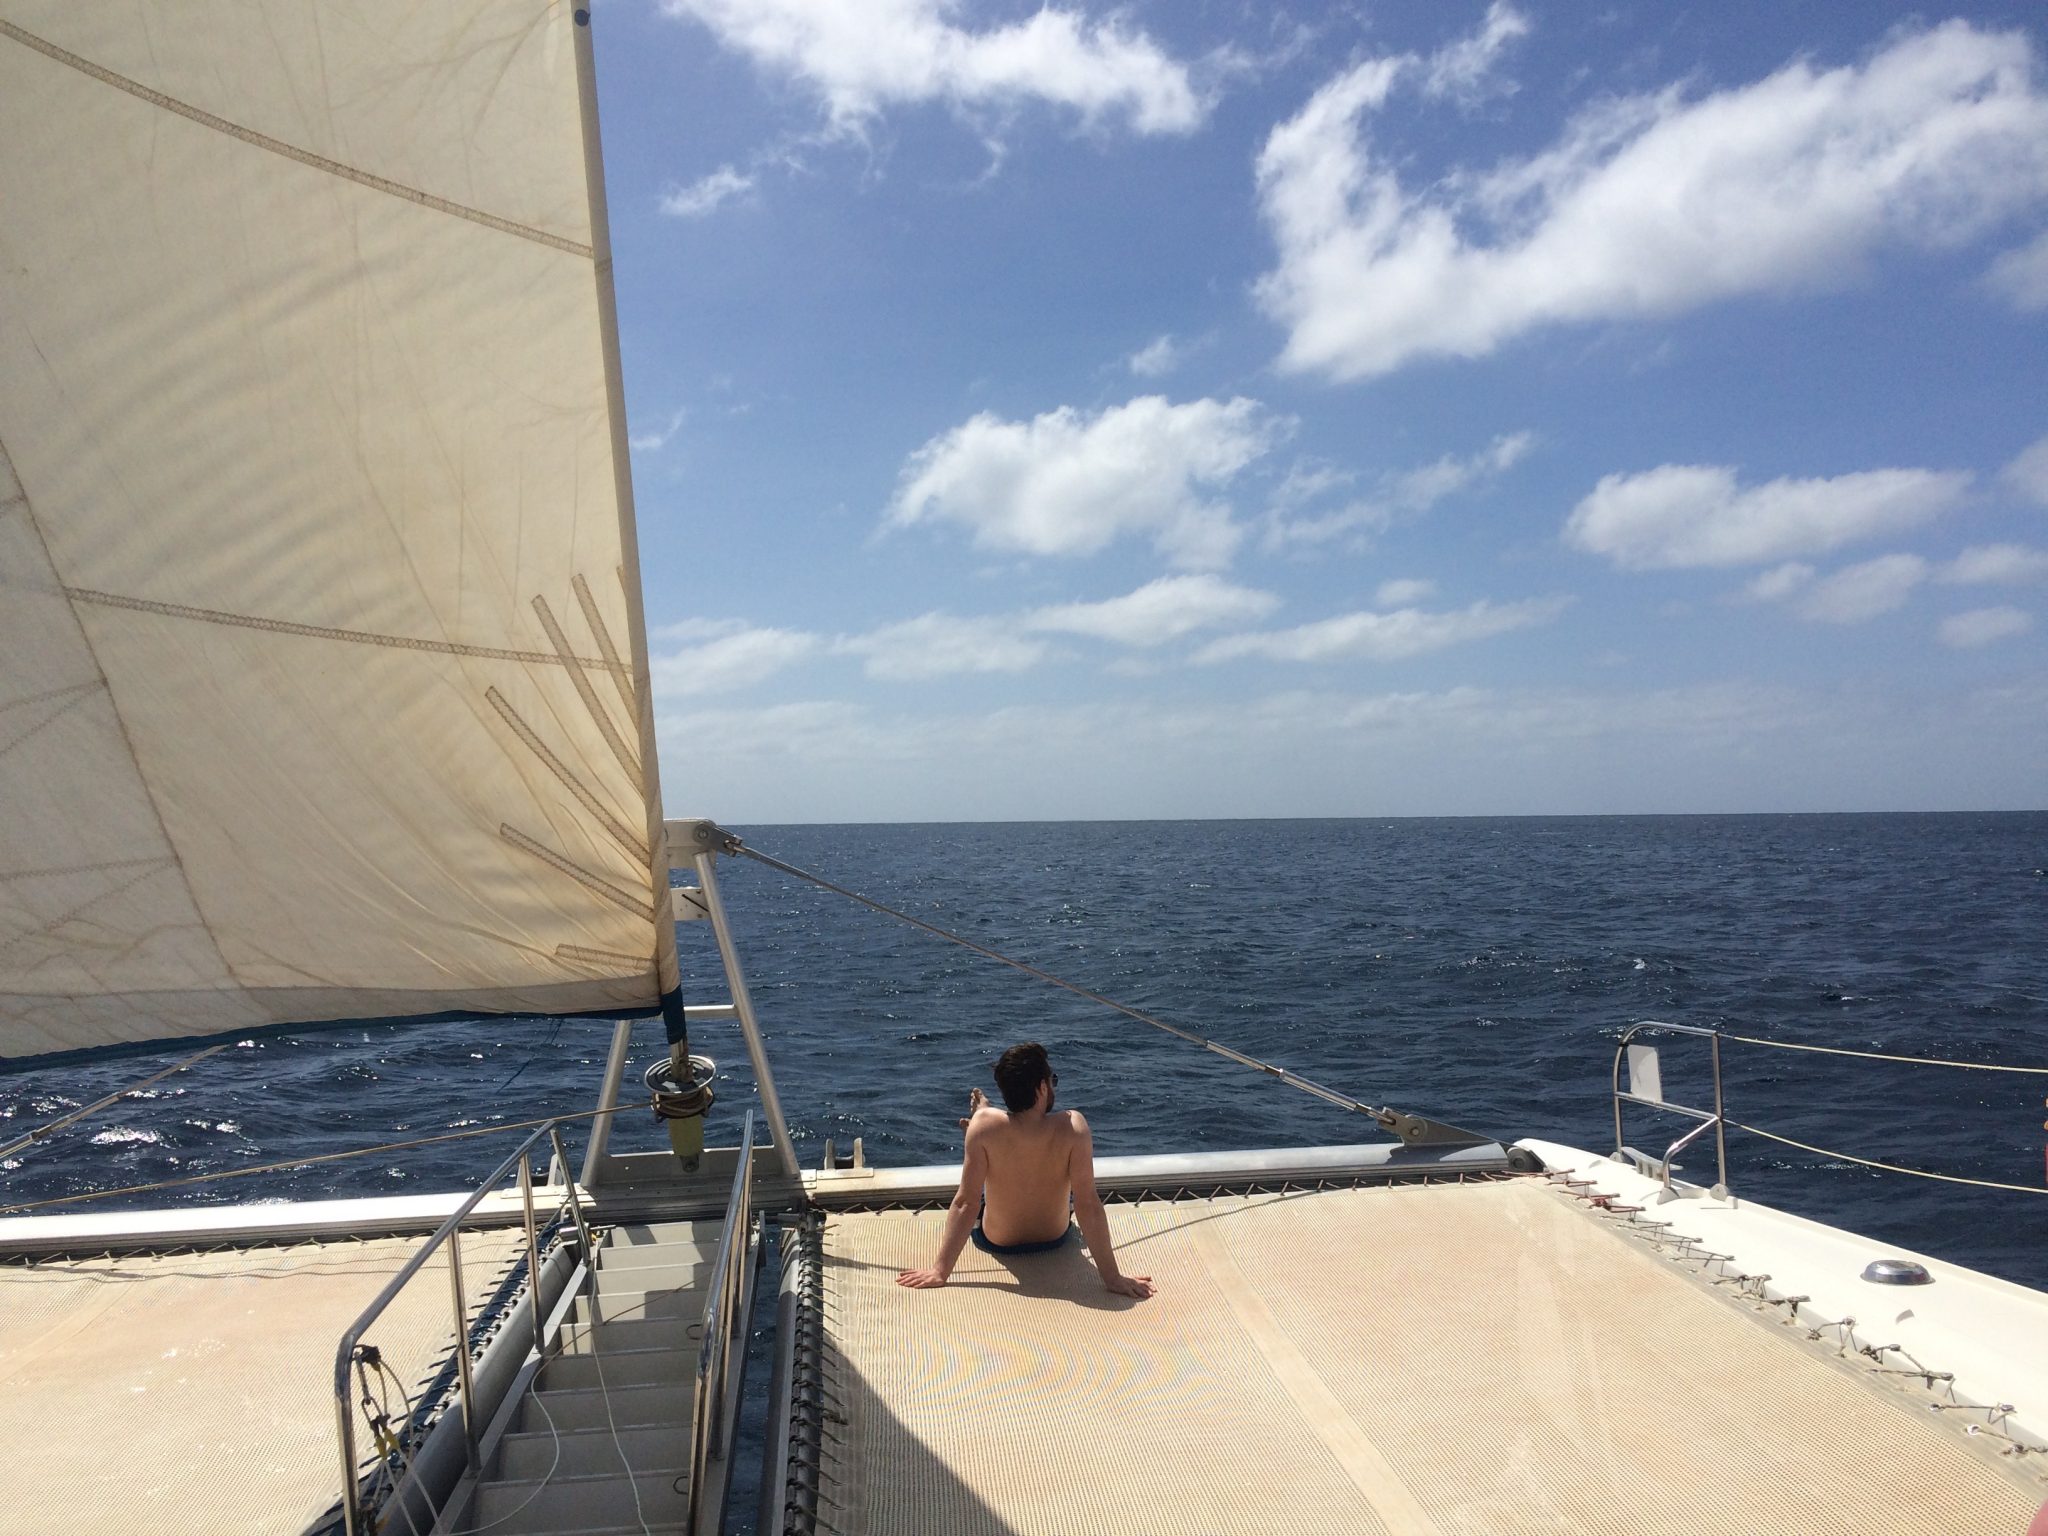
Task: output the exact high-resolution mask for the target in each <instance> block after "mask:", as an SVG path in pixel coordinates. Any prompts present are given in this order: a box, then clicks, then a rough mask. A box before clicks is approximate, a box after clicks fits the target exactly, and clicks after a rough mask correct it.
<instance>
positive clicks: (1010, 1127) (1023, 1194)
mask: <svg viewBox="0 0 2048 1536" xmlns="http://www.w3.org/2000/svg"><path fill="white" fill-rule="evenodd" d="M980 1092H981V1090H980V1089H978V1088H977V1089H976V1090H975V1093H976V1094H977V1095H979V1094H980ZM1087 1130H1088V1122H1087V1121H1085V1120H1083V1119H1082V1118H1081V1117H1080V1115H1078V1114H1077V1113H1075V1112H1074V1111H1073V1110H1071V1109H1056V1110H1054V1111H1052V1112H1051V1113H1050V1114H1045V1115H1031V1116H1025V1115H1013V1114H1011V1113H1010V1112H1009V1111H1008V1110H1003V1109H996V1108H994V1107H993V1106H991V1105H990V1104H989V1103H988V1101H987V1100H986V1099H983V1100H982V1101H981V1103H980V1104H979V1105H977V1106H975V1109H974V1113H973V1115H972V1116H971V1117H970V1118H969V1120H968V1122H967V1139H968V1142H969V1148H968V1155H969V1156H970V1157H972V1156H973V1155H974V1146H973V1143H975V1142H977V1141H978V1142H979V1143H980V1144H981V1146H980V1150H981V1154H982V1156H983V1158H985V1159H986V1161H987V1165H988V1170H987V1172H986V1173H985V1174H984V1175H983V1179H982V1198H983V1202H984V1203H983V1205H982V1208H981V1233H982V1236H984V1237H986V1238H987V1239H988V1240H989V1241H990V1242H992V1243H995V1244H997V1245H998V1246H1001V1247H1005V1248H1007V1247H1011V1246H1013V1245H1014V1244H1017V1243H1049V1242H1051V1241H1052V1240H1053V1239H1054V1238H1056V1237H1058V1236H1060V1235H1061V1234H1062V1233H1064V1232H1065V1231H1066V1230H1067V1227H1068V1224H1069V1223H1070V1221H1071V1220H1072V1218H1071V1217H1070V1216H1069V1215H1068V1210H1069V1208H1070V1207H1071V1205H1072V1203H1073V1196H1074V1183H1073V1163H1074V1148H1075V1146H1076V1145H1077V1144H1078V1143H1079V1142H1080V1140H1081V1138H1082V1137H1083V1136H1084V1135H1086V1134H1087Z"/></svg>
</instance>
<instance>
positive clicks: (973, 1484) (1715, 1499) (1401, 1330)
mask: <svg viewBox="0 0 2048 1536" xmlns="http://www.w3.org/2000/svg"><path fill="white" fill-rule="evenodd" d="M943 1220H944V1213H943V1211H940V1210H931V1209H926V1210H898V1211H881V1212H874V1213H858V1214H856V1213H835V1214H832V1215H830V1216H828V1217H826V1218H825V1219H824V1221H823V1225H822V1229H821V1230H820V1231H819V1232H818V1233H817V1234H816V1235H815V1236H814V1238H813V1239H812V1243H813V1248H814V1253H815V1257H814V1262H815V1264H816V1265H817V1269H818V1273H817V1276H816V1278H815V1280H814V1282H813V1290H814V1294H815V1296H816V1300H817V1302H818V1303H819V1305H818V1306H816V1307H815V1308H814V1311H815V1313H816V1321H817V1323H818V1324H819V1325H820V1326H821V1328H822V1334H823V1350H822V1360H823V1366H822V1371H821V1375H820V1379H819V1380H818V1382H817V1383H816V1387H817V1397H816V1401H817V1402H818V1404H820V1405H821V1406H822V1408H823V1414H822V1429H821V1435H822V1439H821V1442H820V1443H818V1444H816V1445H814V1446H811V1447H809V1448H807V1449H804V1448H800V1449H799V1450H798V1452H797V1453H796V1459H797V1460H798V1461H799V1462H802V1461H804V1460H806V1459H809V1460H811V1461H813V1462H814V1463H815V1476H816V1478H817V1492H818V1501H817V1512H818V1529H820V1530H822V1531H827V1532H832V1533H837V1536H860V1533H873V1536H885V1533H886V1536H897V1533H900V1536H918V1533H926V1532H933V1531H945V1532H948V1533H952V1536H969V1533H985V1536H1010V1533H1015V1536H1028V1533H1040V1532H1058V1533H1062V1536H1087V1533H1092V1532H1104V1533H1109V1532H1115V1533H1119V1536H1121V1533H1127V1532H1131V1531H1145V1532H1202V1533H1225V1532H1245V1533H1255V1532H1270V1531H1275V1530H1286V1531H1290V1532H1301V1533H1314V1532H1329V1533H1344V1536H1352V1533H1361V1532H1389V1533H1441V1536H1453V1533H1458V1536H1464V1533H1472V1536H1479V1533H1485V1536H1497V1533H1502V1532H1546V1533H1548V1532H1556V1533H1565V1532H1600V1533H1614V1536H1641V1533H1656V1532H1684V1533H1686V1536H1699V1533H1716V1532H1721V1533H1729V1536H1750V1533H1754V1532H1757V1531H1792V1530H1796V1531H1800V1532H1802V1533H1831V1532H1840V1533H1843V1536H1848V1533H1856V1536H1870V1533H1883V1532H1899V1533H1903V1532H1914V1533H1932V1532H1951V1531H1985V1532H2013V1533H2018V1532H2020V1531H2023V1530H2025V1529H2026V1528H2027V1524H2028V1521H2029V1519H2030V1517H2031V1516H2033V1514H2034V1513H2035V1511H2036V1510H2037V1509H2038V1508H2039V1507H2040V1506H2041V1503H2042V1499H2043V1495H2044V1492H2048V1490H2044V1488H2043V1486H2042V1485H2041V1484H2040V1482H2038V1481H2037V1480H2035V1478H2034V1477H2033V1476H2032V1475H2031V1474H2030V1472H2029V1471H2028V1470H2027V1468H2026V1466H2025V1465H2024V1464H2023V1463H2024V1462H2038V1461H2040V1460H2042V1459H2043V1458H2041V1457H2039V1456H2035V1457H2031V1458H2024V1459H2023V1458H2020V1457H2018V1456H2015V1455H2013V1454H2011V1453H2008V1455H2007V1456H2006V1457H2004V1458H2001V1457H2000V1456H1998V1455H1997V1454H1995V1453H1993V1450H1992V1447H1993V1446H1994V1445H1995V1444H1997V1443H1998V1442H1997V1440H1996V1438H1995V1437H1992V1436H1981V1437H1978V1438H1975V1439H1973V1438H1971V1437H1969V1436H1967V1435H1966V1434H1965V1433H1964V1426H1963V1425H1962V1424H1961V1423H1958V1422H1951V1418H1952V1416H1951V1415H1949V1414H1945V1413H1942V1412H1938V1411H1934V1410H1933V1409H1932V1408H1931V1406H1930V1404H1931V1402H1932V1401H1934V1400H1935V1399H1934V1396H1933V1394H1931V1393H1930V1392H1928V1391H1925V1390H1921V1389H1922V1387H1923V1382H1922V1380H1921V1378H1919V1377H1915V1376H1912V1375H1910V1374H1906V1373H1890V1372H1879V1371H1877V1370H1875V1369H1874V1368H1873V1361H1872V1359H1871V1358H1868V1357H1865V1356H1862V1355H1858V1354H1856V1353H1855V1352H1854V1351H1853V1350H1851V1351H1844V1350H1842V1347H1841V1340H1840V1339H1839V1338H1838V1337H1836V1336H1835V1335H1832V1334H1823V1336H1822V1338H1821V1339H1819V1340H1815V1339H1814V1338H1812V1337H1810V1333H1811V1332H1812V1330H1811V1328H1810V1327H1809V1326H1807V1325H1806V1324H1805V1323H1804V1322H1801V1323H1793V1322H1791V1321H1790V1320H1789V1318H1788V1313H1789V1312H1791V1311H1792V1310H1793V1309H1792V1308H1789V1307H1787V1306H1784V1305H1772V1304H1770V1303H1768V1302H1766V1301H1765V1300H1764V1299H1763V1295H1762V1292H1763V1287H1761V1286H1756V1287H1750V1286H1746V1285H1742V1284H1739V1283H1735V1282H1734V1281H1732V1280H1724V1283H1721V1284H1716V1283H1714V1281H1713V1279H1712V1278H1710V1276H1711V1275H1712V1274H1713V1273H1715V1272H1716V1266H1713V1265H1711V1264H1707V1263H1704V1262H1686V1261H1683V1260H1677V1259H1674V1258H1672V1257H1669V1256H1666V1255H1664V1254H1660V1253H1659V1252H1657V1251H1655V1250H1654V1249H1653V1248H1652V1247H1651V1246H1649V1245H1648V1244H1646V1243H1645V1242H1644V1240H1643V1239H1642V1238H1641V1237H1639V1236H1635V1235H1632V1234H1630V1233H1628V1232H1626V1231H1624V1230H1621V1228H1620V1224H1619V1223H1618V1222H1617V1221H1616V1220H1615V1219H1614V1218H1612V1217H1610V1216H1607V1215H1604V1214H1602V1213H1601V1212H1599V1211H1598V1210H1596V1209H1594V1208H1592V1207H1590V1206H1588V1205H1586V1204H1585V1203H1583V1202H1581V1201H1579V1200H1576V1199H1575V1198H1574V1197H1573V1196H1572V1194H1571V1193H1570V1192H1569V1191H1568V1190H1567V1189H1565V1188H1563V1187H1561V1186H1560V1185H1558V1184H1556V1183H1552V1182H1549V1181H1546V1180H1542V1179H1534V1178H1503V1179H1499V1180H1495V1181H1488V1182H1479V1183H1466V1184H1456V1185H1431V1186H1422V1185H1415V1184H1409V1185H1391V1186H1384V1187H1377V1188H1357V1189H1338V1190H1324V1191H1317V1192H1311V1193H1289V1194H1251V1195H1224V1196H1215V1197H1207V1198H1193V1199H1184V1200H1178V1201H1159V1200H1151V1201H1142V1202H1137V1203H1130V1204H1118V1205H1112V1206H1111V1207H1110V1220H1111V1227H1112V1230H1113V1232H1114V1234H1115V1238H1116V1243H1117V1254H1118V1259H1119V1262H1120V1263H1121V1264H1122V1265H1123V1267H1124V1268H1125V1269H1126V1270H1127V1271H1129V1272H1131V1273H1137V1274H1149V1275H1151V1276H1152V1277H1153V1278H1154V1279H1155V1280H1156V1281H1157V1282H1158V1286H1159V1292H1158V1295H1157V1296H1155V1297H1154V1298H1152V1299H1151V1300H1149V1301H1144V1302H1134V1301H1127V1300H1123V1299H1120V1298H1115V1297H1111V1296H1109V1295H1107V1294H1106V1293H1105V1292H1104V1291H1103V1289H1102V1286H1101V1283H1100V1281H1099V1279H1098V1278H1097V1276H1096V1274H1095V1271H1094V1269H1093V1267H1092V1266H1091V1265H1090V1263H1089V1262H1088V1260H1087V1259H1086V1258H1085V1257H1084V1256H1083V1255H1082V1254H1081V1253H1080V1252H1079V1251H1078V1248H1077V1247H1075V1246H1070V1247H1068V1248H1067V1249H1064V1250H1061V1251H1058V1252H1055V1253H1052V1254H1049V1255H1034V1256H1030V1257H1022V1258H1010V1259H996V1258H992V1257H989V1256H986V1255H983V1254H980V1253H978V1252H976V1251H974V1250H972V1249H970V1250H969V1251H968V1252H967V1254H966V1256H965V1257H964V1258H963V1259H962V1261H961V1263H960V1265H959V1268H958V1269H957V1270H956V1271H955V1273H954V1276H953V1279H952V1283H951V1284H950V1285H948V1286H947V1287H946V1288H944V1289H943V1290H939V1291H933V1292H909V1291H905V1290H903V1289H901V1288H899V1287H898V1286H897V1285H896V1284H895V1275H896V1272H897V1271H898V1270H899V1269H903V1268H906V1267H912V1266H916V1265H920V1264H923V1263H926V1262H928V1261H929V1259H930V1256H931V1254H932V1252H933V1251H934V1249H935V1247H936V1245H937V1242H938V1237H939V1231H940V1227H941V1225H942V1223H943ZM1912 1294H1913V1293H1911V1292H1907V1293H1904V1294H1903V1296H1902V1295H1901V1293H1898V1292H1891V1293H1889V1294H1887V1295H1886V1296H1885V1298H1884V1300H1885V1303H1886V1304H1887V1305H1888V1306H1890V1307H1891V1308H1892V1309H1893V1310H1897V1309H1899V1308H1908V1309H1910V1307H1911V1305H1912ZM1879 1326H1880V1327H1882V1326H1883V1325H1882V1324H1880V1325H1879ZM800 1395H801V1394H800ZM801 1413H802V1408H801V1405H800V1407H799V1415H801Z"/></svg>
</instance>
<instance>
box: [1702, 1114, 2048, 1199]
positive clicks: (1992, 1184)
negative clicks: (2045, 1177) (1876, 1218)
mask: <svg viewBox="0 0 2048 1536" xmlns="http://www.w3.org/2000/svg"><path fill="white" fill-rule="evenodd" d="M1728 1123H1729V1124H1730V1125H1732V1126H1734V1127H1735V1128H1736V1129H1737V1130H1738V1131H1747V1132H1749V1134H1750V1135H1752V1136H1761V1137H1763V1138H1764V1140H1766V1141H1776V1142H1782V1143H1784V1145H1786V1146H1788V1147H1797V1148H1798V1149H1799V1150H1800V1151H1802V1152H1814V1153H1818V1154H1819V1155H1820V1156H1822V1157H1838V1158H1840V1159H1842V1161H1844V1162H1849V1163H1861V1164H1862V1165H1863V1166H1864V1167H1865V1168H1882V1169H1883V1170H1884V1171H1885V1172H1887V1173H1910V1174H1912V1175H1913V1177H1914V1178H1916V1179H1939V1180H1941V1182H1942V1183H1944V1184H1972V1185H1975V1186H1976V1187H1977V1188H1979V1189H2009V1190H2013V1191H2015V1192H2016V1193H2018V1194H2022V1195H2048V1188H2040V1187H2036V1186H2035V1185H2032V1184H2000V1183H1998V1182H1997V1181H1995V1180H1992V1179H1969V1178H1964V1177H1963V1176H1962V1175H1961V1174H1957V1173H1929V1172H1928V1171H1927V1170H1926V1169H1924V1168H1904V1167H1901V1166H1900V1165H1899V1164H1897V1163H1880V1162H1878V1161H1876V1160H1875V1159H1873V1158H1868V1157H1858V1156H1856V1155H1855V1154H1854V1153H1852V1152H1837V1151H1835V1150H1834V1149H1833V1148H1832V1147H1816V1146H1813V1145H1812V1144H1811V1143H1808V1142H1804V1141H1794V1140H1793V1139H1792V1138H1791V1137H1790V1136H1780V1135H1778V1134H1777V1132H1775V1131H1760V1130H1758V1129H1757V1128H1756V1127H1755V1126H1753V1125H1744V1124H1743V1123H1742V1122H1741V1121H1740V1120H1730V1121H1729V1122H1728Z"/></svg>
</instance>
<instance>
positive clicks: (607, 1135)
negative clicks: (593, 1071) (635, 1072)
mask: <svg viewBox="0 0 2048 1536" xmlns="http://www.w3.org/2000/svg"><path fill="white" fill-rule="evenodd" d="M632 1039H633V1021H632V1020H631V1019H621V1020H619V1022H618V1023H617V1024H615V1025H613V1026H612V1053H611V1055H610V1056H609V1057H607V1058H606V1060H605V1064H604V1086H603V1087H602V1088H600V1089H599V1090H598V1092H597V1107H598V1108H599V1109H600V1110H603V1109H609V1108H611V1107H612V1106H613V1105H615V1104H617V1103H618V1102H619V1089H620V1087H621V1086H622V1085H623V1084H624V1083H625V1080H626V1054H627V1048H628V1046H630V1045H631V1043H632ZM614 1118H616V1117H615V1116H612V1115H605V1114H600V1115H595V1116H593V1117H592V1118H591V1121H590V1141H589V1143H588V1144H587V1145H586V1146H585V1148H584V1151H583V1179H582V1183H583V1187H584V1188H585V1189H594V1188H596V1187H597V1170H598V1169H599V1168H600V1167H602V1166H603V1164H604V1154H605V1148H606V1147H607V1146H608V1145H609V1144H610V1142H611V1139H612V1121H613V1119H614ZM566 1176H567V1170H566V1169H565V1170H564V1177H566ZM550 1182H552V1180H550Z"/></svg>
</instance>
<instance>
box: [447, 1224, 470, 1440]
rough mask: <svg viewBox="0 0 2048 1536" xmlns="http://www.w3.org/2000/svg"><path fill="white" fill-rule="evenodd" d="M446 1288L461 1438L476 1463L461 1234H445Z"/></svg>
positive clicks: (456, 1232)
mask: <svg viewBox="0 0 2048 1536" xmlns="http://www.w3.org/2000/svg"><path fill="white" fill-rule="evenodd" d="M448 1288H449V1290H450V1291H451V1292H452V1293H453V1294H454V1297H455V1374H456V1379H457V1380H458V1381H459V1382H460V1383H461V1385H462V1439H463V1443H464V1444H466V1445H467V1446H468V1447H469V1459H470V1461H471V1463H472V1464H473V1463H474V1462H475V1461H476V1402H475V1399H474V1396H473V1392H474V1385H473V1383H472V1382H471V1381H470V1377H469V1306H468V1304H467V1303H466V1302H464V1301H463V1299H462V1232H461V1229H460V1228H458V1229H456V1230H455V1231H453V1232H450V1233H449V1234H448Z"/></svg>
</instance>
